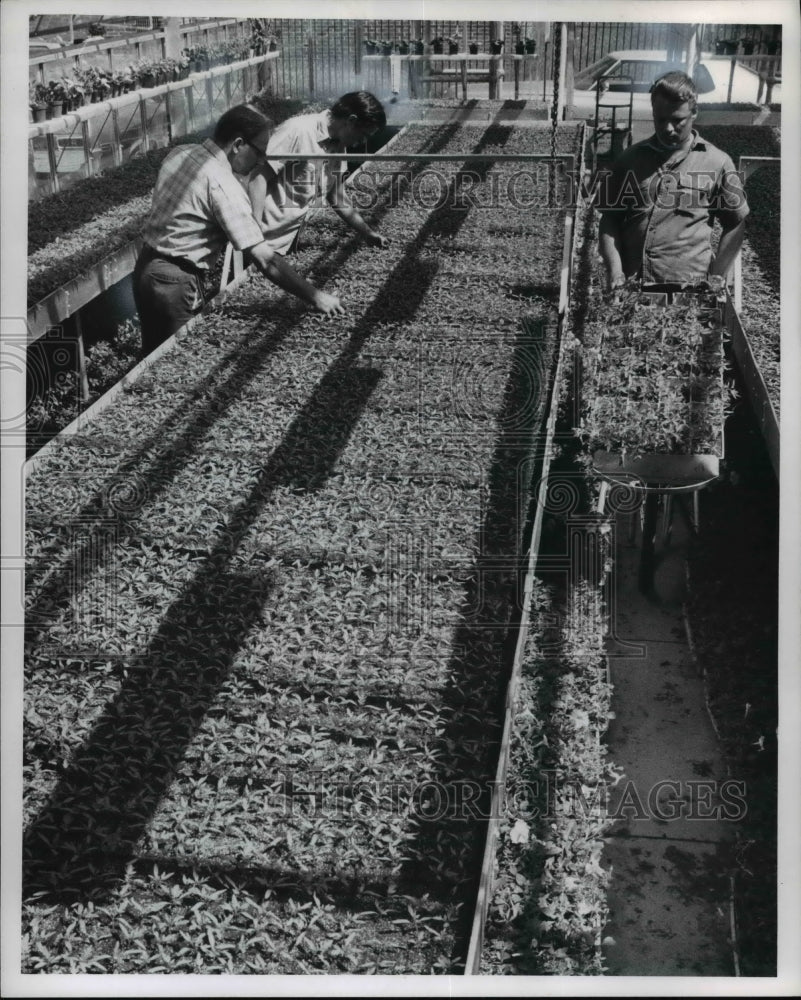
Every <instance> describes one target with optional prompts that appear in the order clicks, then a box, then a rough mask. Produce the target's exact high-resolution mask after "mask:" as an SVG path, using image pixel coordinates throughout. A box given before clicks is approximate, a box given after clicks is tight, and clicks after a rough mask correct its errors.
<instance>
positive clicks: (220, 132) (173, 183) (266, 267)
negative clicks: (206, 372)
mask: <svg viewBox="0 0 801 1000" xmlns="http://www.w3.org/2000/svg"><path fill="white" fill-rule="evenodd" d="M270 127H271V122H270V120H269V119H268V118H267V117H266V116H265V115H263V114H262V113H261V112H260V111H258V110H257V109H256V108H253V107H250V106H248V105H244V104H241V105H238V106H237V107H234V108H231V109H230V110H229V111H226V112H225V114H224V115H223V116H222V117H221V118H220V120H219V121H218V122H217V125H216V127H215V130H214V135H213V138H211V139H206V141H205V142H204V143H203V144H202V145H185V146H179V147H178V148H177V149H174V150H172V151H171V152H170V153H169V154H168V155H167V157H166V158H165V160H164V163H163V164H162V166H161V170H160V171H159V176H158V180H157V181H156V186H155V188H154V190H153V206H152V209H151V212H150V216H149V218H148V220H147V223H146V224H145V228H144V233H143V236H144V244H145V245H144V247H143V248H142V252H141V254H140V255H139V259H138V260H137V262H136V268H135V269H134V278H133V289H134V299H135V301H136V308H137V311H138V312H139V319H140V322H141V325H142V349H143V353H144V354H149V353H150V352H151V351H152V350H153V349H154V348H155V347H157V346H158V345H159V344H160V343H162V341H164V340H166V339H167V338H168V337H169V336H171V335H172V334H173V333H175V331H176V330H178V329H180V327H182V326H183V325H184V323H186V322H187V320H189V319H190V318H191V317H192V316H194V315H195V314H196V313H197V312H199V311H200V309H201V308H202V306H203V301H204V297H203V278H204V276H205V275H206V274H208V272H209V270H210V268H211V267H212V266H213V264H214V262H215V261H216V260H217V258H218V257H219V255H220V253H221V252H222V251H223V250H224V249H225V245H226V243H228V242H229V241H230V243H231V244H232V245H233V246H234V248H235V249H236V250H243V251H245V252H246V253H247V256H248V258H249V259H250V260H252V261H253V262H254V263H255V265H256V267H258V269H259V270H260V271H261V273H262V274H264V275H265V277H267V278H269V279H270V281H272V282H274V283H275V284H276V285H278V286H279V287H280V288H283V289H285V290H286V291H289V292H292V293H293V294H294V295H297V296H299V297H300V298H301V299H303V300H304V301H306V302H308V303H310V304H311V305H312V306H314V308H315V309H319V310H320V311H321V312H323V313H325V314H327V315H332V314H341V313H343V312H344V310H343V308H342V305H341V304H340V302H339V299H338V298H337V297H336V296H335V295H329V294H328V293H327V292H323V291H321V290H320V289H319V288H315V286H314V285H312V284H310V283H309V282H308V281H306V280H305V278H302V277H301V276H300V275H299V274H297V272H296V271H294V270H293V268H292V267H290V266H289V264H287V263H286V261H285V260H284V259H283V257H281V256H280V254H276V252H275V251H274V250H273V249H272V248H271V247H270V245H269V244H268V243H267V242H266V241H265V239H264V235H263V234H262V230H261V227H260V225H259V224H258V222H257V221H256V219H255V218H254V217H253V212H252V208H251V205H250V200H249V199H248V196H247V194H246V192H245V188H244V187H243V185H242V183H240V181H239V180H238V179H237V175H239V176H241V177H243V178H245V177H247V176H248V174H250V172H251V171H252V170H253V168H254V167H255V166H256V164H257V163H258V162H259V161H260V160H263V159H264V155H265V150H266V146H267V142H268V140H269V138H270Z"/></svg>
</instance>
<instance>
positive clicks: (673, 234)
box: [596, 132, 748, 284]
mask: <svg viewBox="0 0 801 1000" xmlns="http://www.w3.org/2000/svg"><path fill="white" fill-rule="evenodd" d="M598 193H599V197H598V201H597V203H596V204H597V207H598V209H599V210H600V211H601V212H603V213H605V214H606V213H609V214H610V215H612V216H613V218H614V220H615V222H616V223H617V226H618V230H619V232H620V244H621V259H622V264H623V273H624V274H625V275H626V277H631V276H632V275H640V276H641V277H642V280H643V281H644V282H646V283H650V284H659V283H662V282H679V283H685V282H688V283H689V282H694V281H697V280H700V279H703V278H704V277H706V275H707V272H708V271H709V266H710V264H711V263H712V259H713V254H712V242H711V237H712V226H713V224H714V221H715V219H719V220H720V222H721V224H722V225H723V226H725V227H727V228H729V227H732V226H734V225H736V224H737V223H738V222H741V221H742V220H743V219H745V218H746V216H747V215H748V203H747V201H746V197H745V191H744V190H743V184H742V179H741V178H740V176H739V174H738V173H737V171H736V170H735V168H734V164H733V162H732V160H731V158H730V157H729V156H728V155H727V154H726V153H724V152H723V151H722V150H720V149H718V148H717V147H716V146H713V145H712V143H710V142H706V140H704V139H702V138H701V137H700V136H699V135H698V133H697V132H693V138H692V142H691V144H690V147H689V148H688V149H686V150H682V151H679V152H676V151H673V150H666V149H665V148H664V147H663V146H660V144H659V143H658V142H657V140H656V137H655V136H652V137H651V138H650V139H645V140H643V141H642V142H638V143H635V144H634V145H633V146H631V147H630V148H629V149H627V150H626V151H625V152H623V153H622V154H621V155H620V157H619V158H618V159H617V160H616V161H615V163H614V165H613V167H612V172H611V174H610V175H609V176H608V177H607V178H606V180H605V181H604V182H603V183H601V184H600V185H599V189H598Z"/></svg>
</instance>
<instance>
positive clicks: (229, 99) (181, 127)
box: [28, 52, 280, 199]
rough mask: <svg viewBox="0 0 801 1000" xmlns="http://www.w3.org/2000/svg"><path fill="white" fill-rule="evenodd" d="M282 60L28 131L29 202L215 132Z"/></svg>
mask: <svg viewBox="0 0 801 1000" xmlns="http://www.w3.org/2000/svg"><path fill="white" fill-rule="evenodd" d="M279 56H280V52H267V53H265V54H264V55H259V56H254V57H253V58H252V59H242V60H239V61H238V62H234V63H229V64H228V65H227V66H216V67H214V68H213V69H209V70H205V71H203V72H200V73H190V74H189V76H188V77H187V78H186V79H185V80H175V81H173V82H172V83H165V84H161V85H160V86H158V87H147V88H143V89H140V90H134V91H131V92H130V93H128V94H122V95H121V96H119V97H112V98H110V99H109V100H107V101H102V102H99V103H96V104H87V105H84V106H83V107H81V108H78V109H77V110H75V111H70V112H68V113H67V114H65V115H62V116H60V117H59V118H51V119H50V120H48V121H44V122H39V123H36V124H32V125H29V126H28V144H29V157H28V167H29V185H28V188H29V197H32V198H33V199H38V198H42V197H46V196H47V195H50V194H56V193H58V192H60V191H63V190H66V189H67V188H69V187H70V185H72V184H75V183H77V182H78V181H80V180H82V179H84V178H86V177H92V176H95V175H96V174H98V173H100V172H101V171H103V170H108V169H110V168H112V167H116V166H120V165H121V164H122V163H125V162H126V161H127V160H129V159H131V158H132V157H134V156H136V155H138V154H139V153H143V152H147V151H148V150H149V149H156V148H159V147H164V146H168V145H169V144H170V142H172V141H173V140H174V139H176V138H178V137H179V136H182V135H186V134H187V133H189V132H193V131H196V130H198V129H200V128H204V127H206V126H208V125H210V124H211V123H212V122H213V121H214V120H215V119H216V118H218V117H219V116H220V115H221V114H222V113H223V112H224V111H226V110H227V109H228V108H230V107H232V106H233V105H234V104H238V103H242V102H244V101H245V100H246V99H247V97H248V96H249V95H250V94H252V93H254V92H256V91H258V90H260V89H262V87H263V86H270V87H272V89H273V90H274V91H275V89H276V88H275V72H274V66H275V63H276V61H277V60H278V58H279Z"/></svg>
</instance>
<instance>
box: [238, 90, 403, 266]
mask: <svg viewBox="0 0 801 1000" xmlns="http://www.w3.org/2000/svg"><path fill="white" fill-rule="evenodd" d="M386 123H387V118H386V114H385V112H384V108H383V107H382V105H381V102H380V101H379V100H378V98H376V97H374V96H373V95H372V94H370V93H368V92H367V91H364V90H360V91H354V92H353V93H350V94H345V95H344V96H343V97H340V99H339V100H338V101H337V102H336V103H335V104H334V106H333V107H332V108H331V110H330V111H323V112H320V113H314V114H306V115H296V116H295V117H294V118H289V119H287V121H285V122H282V123H281V124H280V125H279V126H278V127H277V128H276V129H275V131H274V132H273V133H272V134H271V136H270V140H269V142H268V143H267V159H266V163H265V164H263V165H261V166H258V167H257V168H256V169H255V170H254V172H253V175H252V176H251V178H250V182H249V184H248V192H249V194H250V200H251V203H252V205H253V214H254V215H255V216H256V218H257V219H258V220H259V221H260V223H261V227H262V232H263V234H264V238H265V239H266V240H267V242H268V243H269V245H270V246H271V247H272V248H273V250H275V251H276V252H277V253H279V254H286V253H289V252H290V251H291V250H292V249H293V248H294V246H295V245H296V241H297V239H298V236H299V234H300V231H301V229H302V227H303V224H304V222H305V220H306V218H307V216H308V213H309V210H310V209H311V207H312V205H313V204H314V202H315V200H316V199H318V198H321V197H323V196H325V198H326V199H327V201H328V202H329V204H330V205H331V206H332V208H333V209H334V211H335V212H336V213H337V215H338V216H339V217H340V218H341V219H342V220H343V221H344V222H345V223H346V224H347V225H348V226H349V227H350V228H351V229H353V230H354V232H357V233H359V235H360V236H362V237H363V238H364V240H365V241H366V242H367V243H368V244H369V245H370V246H374V247H383V246H385V244H386V239H385V237H383V236H381V235H380V234H379V233H377V232H375V231H374V230H373V229H372V228H371V227H370V226H369V225H368V224H367V223H366V222H365V221H364V219H363V218H362V216H361V215H360V214H359V212H358V211H357V210H356V209H355V208H354V207H353V205H352V204H351V201H350V198H349V196H348V193H347V188H346V187H345V185H344V177H345V170H346V163H345V161H344V160H340V161H331V162H329V163H327V162H325V161H324V160H307V159H304V156H310V155H320V154H321V153H344V152H345V151H346V150H347V149H348V148H349V147H352V146H357V145H360V144H361V143H363V142H364V141H365V140H366V139H367V138H369V137H370V136H371V135H373V133H374V132H376V131H377V130H378V129H380V128H383V127H384V126H385V125H386ZM279 153H281V154H286V155H290V154H291V155H293V156H295V155H296V156H297V159H296V160H295V159H293V160H274V159H271V154H272V155H275V154H279Z"/></svg>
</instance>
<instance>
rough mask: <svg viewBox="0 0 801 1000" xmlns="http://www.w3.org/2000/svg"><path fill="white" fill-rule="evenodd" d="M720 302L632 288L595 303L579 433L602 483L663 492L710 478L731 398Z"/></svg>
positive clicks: (585, 351) (698, 292)
mask: <svg viewBox="0 0 801 1000" xmlns="http://www.w3.org/2000/svg"><path fill="white" fill-rule="evenodd" d="M724 302H725V299H720V298H719V297H718V296H717V294H716V293H712V292H709V290H708V289H706V288H705V287H698V288H693V287H689V288H687V289H686V290H684V291H682V292H678V293H672V294H670V293H661V292H655V291H649V289H648V286H646V287H645V288H643V286H642V285H641V283H640V282H638V281H636V280H630V281H629V282H627V283H626V285H624V286H623V288H622V289H621V290H619V291H616V292H615V293H613V294H612V295H611V296H607V297H604V296H603V295H602V294H601V293H600V292H598V293H596V295H595V301H594V302H592V303H591V305H590V309H589V310H588V314H587V317H586V319H585V322H584V325H583V330H582V333H581V346H580V353H581V358H582V364H583V380H582V387H583V399H582V407H583V419H582V423H581V426H580V428H579V432H580V434H581V435H582V437H583V438H584V439H585V441H586V443H587V446H588V450H589V452H590V453H591V455H592V466H593V468H594V470H595V471H596V472H597V473H598V474H599V475H601V476H603V477H606V478H608V479H611V480H616V481H618V480H619V481H623V482H624V483H627V484H629V485H634V486H640V487H641V488H645V489H647V488H658V489H660V490H668V489H680V490H683V489H697V488H698V487H699V486H701V485H703V484H704V483H706V482H709V481H711V480H713V479H715V478H717V476H718V475H719V471H720V460H721V458H722V457H723V423H724V419H725V415H726V406H727V402H728V398H729V395H728V390H727V387H726V384H725V381H724V367H725V358H724V340H725V326H724V322H723V306H724Z"/></svg>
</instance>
